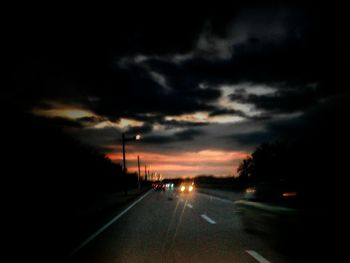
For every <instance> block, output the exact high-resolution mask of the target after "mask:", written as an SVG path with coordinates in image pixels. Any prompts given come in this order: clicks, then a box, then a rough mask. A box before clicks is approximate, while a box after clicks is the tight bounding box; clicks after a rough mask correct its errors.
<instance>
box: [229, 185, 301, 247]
mask: <svg viewBox="0 0 350 263" xmlns="http://www.w3.org/2000/svg"><path fill="white" fill-rule="evenodd" d="M299 203H300V202H299V191H298V190H297V188H296V187H295V186H292V185H285V184H272V183H260V184H256V185H254V186H252V187H249V188H247V189H246V191H245V194H244V197H243V198H242V199H241V200H238V201H236V202H235V207H236V212H238V214H240V218H241V222H242V225H243V228H244V230H245V231H246V232H249V233H255V234H263V235H267V236H269V237H270V238H269V239H270V240H271V241H274V242H276V243H281V242H282V241H283V242H284V243H285V241H286V240H293V238H295V237H296V236H297V235H298V233H300V232H301V231H302V229H301V211H302V210H301V209H300V206H299Z"/></svg>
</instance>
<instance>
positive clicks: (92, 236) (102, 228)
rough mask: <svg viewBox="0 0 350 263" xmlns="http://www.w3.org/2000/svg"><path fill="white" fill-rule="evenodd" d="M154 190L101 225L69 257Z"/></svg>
mask: <svg viewBox="0 0 350 263" xmlns="http://www.w3.org/2000/svg"><path fill="white" fill-rule="evenodd" d="M151 192H152V191H148V192H147V193H145V194H144V195H143V196H141V197H140V198H139V199H137V200H136V201H135V202H133V203H132V204H131V205H130V206H128V207H127V208H126V209H125V210H124V211H122V212H121V213H120V214H118V215H117V216H116V217H114V218H113V219H112V220H111V221H109V222H108V223H107V224H105V225H104V226H103V227H101V228H100V229H99V230H97V231H96V232H95V233H94V234H92V235H91V236H90V237H89V238H87V239H86V240H85V241H84V242H82V243H81V244H80V245H79V246H77V247H76V248H75V249H74V250H73V251H72V252H71V253H70V254H69V258H70V257H72V256H73V255H74V254H76V253H77V252H78V251H79V250H80V249H82V248H83V247H85V246H86V245H87V244H88V243H90V242H91V241H92V240H93V239H94V238H96V237H97V236H98V235H99V234H101V233H102V232H103V231H105V230H106V229H107V228H108V227H110V226H111V225H112V224H113V223H114V222H115V221H117V220H118V219H119V218H121V217H122V216H123V215H124V214H125V213H126V212H128V211H129V210H130V209H131V208H132V207H134V206H135V205H136V204H137V203H139V202H140V201H141V200H142V199H143V198H145V197H146V196H147V195H149V194H150V193H151Z"/></svg>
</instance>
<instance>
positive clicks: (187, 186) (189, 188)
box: [178, 182, 194, 193]
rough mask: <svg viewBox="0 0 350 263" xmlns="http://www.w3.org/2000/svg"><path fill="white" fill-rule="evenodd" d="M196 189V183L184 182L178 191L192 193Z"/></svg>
mask: <svg viewBox="0 0 350 263" xmlns="http://www.w3.org/2000/svg"><path fill="white" fill-rule="evenodd" d="M193 191H194V183H193V182H191V183H182V184H180V185H179V187H178V192H180V193H191V192H193Z"/></svg>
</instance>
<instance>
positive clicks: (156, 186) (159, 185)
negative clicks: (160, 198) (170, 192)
mask: <svg viewBox="0 0 350 263" xmlns="http://www.w3.org/2000/svg"><path fill="white" fill-rule="evenodd" d="M153 188H154V190H156V191H165V184H163V183H154V184H153Z"/></svg>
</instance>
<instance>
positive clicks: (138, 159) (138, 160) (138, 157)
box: [137, 155, 141, 191]
mask: <svg viewBox="0 0 350 263" xmlns="http://www.w3.org/2000/svg"><path fill="white" fill-rule="evenodd" d="M137 165H138V168H139V174H138V176H137V188H138V190H139V191H140V190H141V187H140V177H141V170H140V156H138V155H137Z"/></svg>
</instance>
